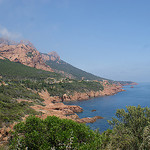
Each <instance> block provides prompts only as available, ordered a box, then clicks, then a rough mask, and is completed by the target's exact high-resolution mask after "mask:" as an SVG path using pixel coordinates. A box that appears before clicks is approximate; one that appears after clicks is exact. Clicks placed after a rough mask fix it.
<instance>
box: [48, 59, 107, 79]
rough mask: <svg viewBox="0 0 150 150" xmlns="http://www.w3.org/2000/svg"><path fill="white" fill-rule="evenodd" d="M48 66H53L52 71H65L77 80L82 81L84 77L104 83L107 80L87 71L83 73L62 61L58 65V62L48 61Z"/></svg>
mask: <svg viewBox="0 0 150 150" xmlns="http://www.w3.org/2000/svg"><path fill="white" fill-rule="evenodd" d="M46 64H47V65H49V66H51V68H52V69H56V70H59V71H64V72H65V73H68V74H71V75H72V76H73V77H75V79H78V80H81V79H82V77H84V80H98V81H102V80H103V79H105V78H101V77H98V76H95V75H93V74H91V73H88V72H86V71H83V70H81V69H78V68H76V67H74V66H72V65H70V64H68V63H66V62H64V61H63V60H60V61H59V63H57V61H52V60H49V61H46Z"/></svg>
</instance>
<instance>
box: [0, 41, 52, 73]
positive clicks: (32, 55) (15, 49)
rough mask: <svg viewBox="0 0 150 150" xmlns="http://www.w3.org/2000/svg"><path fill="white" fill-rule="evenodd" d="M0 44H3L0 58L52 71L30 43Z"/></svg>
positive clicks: (0, 49) (0, 48)
mask: <svg viewBox="0 0 150 150" xmlns="http://www.w3.org/2000/svg"><path fill="white" fill-rule="evenodd" d="M1 44H2V45H3V46H1V47H0V59H1V58H7V59H9V60H10V61H14V62H18V63H21V64H24V65H27V66H30V67H34V68H37V69H42V70H46V71H51V72H53V70H52V69H51V68H50V66H48V65H46V64H45V62H44V61H43V59H42V56H41V54H40V52H38V51H37V50H36V49H34V47H33V46H32V45H30V44H28V45H25V44H21V43H20V44H17V45H15V44H14V45H7V44H5V43H4V42H3V43H1Z"/></svg>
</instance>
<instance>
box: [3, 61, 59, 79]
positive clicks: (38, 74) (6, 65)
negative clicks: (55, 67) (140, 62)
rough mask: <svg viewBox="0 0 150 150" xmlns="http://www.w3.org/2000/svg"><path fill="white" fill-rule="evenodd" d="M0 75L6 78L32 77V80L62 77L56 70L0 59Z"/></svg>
mask: <svg viewBox="0 0 150 150" xmlns="http://www.w3.org/2000/svg"><path fill="white" fill-rule="evenodd" d="M0 76H2V77H3V80H4V79H5V80H6V79H10V80H12V79H14V80H22V79H32V80H38V81H39V80H43V79H47V78H48V77H51V78H55V79H60V78H61V76H60V75H59V74H57V73H54V72H49V71H44V70H40V69H36V68H32V67H28V66H25V65H23V64H20V63H15V62H11V61H9V60H1V59H0Z"/></svg>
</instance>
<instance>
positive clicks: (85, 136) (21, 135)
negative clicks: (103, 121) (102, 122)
mask: <svg viewBox="0 0 150 150" xmlns="http://www.w3.org/2000/svg"><path fill="white" fill-rule="evenodd" d="M100 146H101V136H100V134H99V133H98V132H97V131H93V130H91V129H90V128H89V127H88V126H86V125H85V124H79V123H76V122H74V121H72V120H67V119H59V118H58V117H55V116H52V117H50V116H49V117H47V118H46V119H45V120H41V119H39V118H37V117H35V116H30V117H28V118H27V119H26V122H21V123H19V124H17V125H16V126H15V132H14V136H13V139H12V141H11V144H10V148H11V149H26V148H28V149H36V150H38V149H41V150H42V149H44V150H48V149H52V148H53V149H58V150H63V149H77V150H79V149H86V150H91V149H92V150H97V149H100Z"/></svg>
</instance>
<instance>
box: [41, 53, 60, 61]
mask: <svg viewBox="0 0 150 150" xmlns="http://www.w3.org/2000/svg"><path fill="white" fill-rule="evenodd" d="M41 55H42V58H43V60H44V61H45V62H46V61H48V60H51V61H57V63H59V61H60V56H59V55H58V54H57V52H55V51H52V52H49V53H48V54H41Z"/></svg>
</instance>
